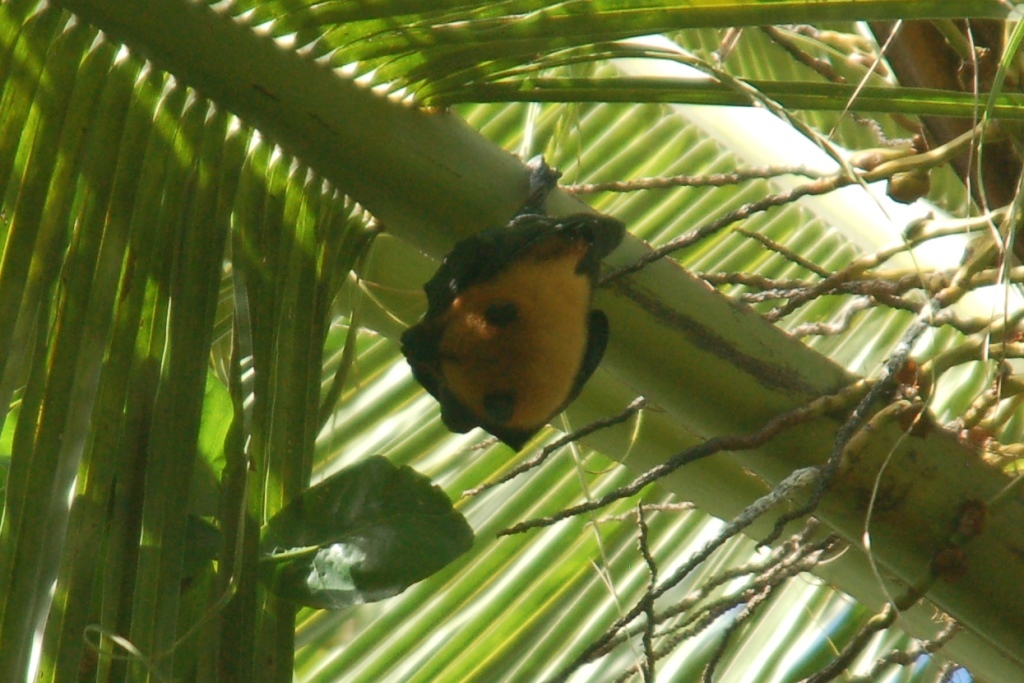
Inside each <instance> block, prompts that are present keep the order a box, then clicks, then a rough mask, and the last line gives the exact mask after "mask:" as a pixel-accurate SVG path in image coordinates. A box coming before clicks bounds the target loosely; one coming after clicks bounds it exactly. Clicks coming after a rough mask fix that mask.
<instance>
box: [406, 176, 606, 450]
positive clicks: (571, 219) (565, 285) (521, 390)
mask: <svg viewBox="0 0 1024 683" xmlns="http://www.w3.org/2000/svg"><path fill="white" fill-rule="evenodd" d="M555 177H556V178H557V176H555ZM534 199H535V198H532V199H531V201H534ZM534 203H537V202H534ZM624 231H625V227H624V226H623V224H622V223H621V222H620V221H618V220H615V219H614V218H610V217H608V216H603V215H599V214H589V213H586V214H583V213H581V214H574V215H571V216H564V217H557V218H556V217H549V216H542V215H537V214H533V213H527V214H521V215H518V216H516V217H515V218H514V219H513V220H512V221H511V222H510V223H509V224H508V225H506V226H502V227H495V228H489V229H487V230H484V231H482V232H480V233H478V234H476V235H473V236H471V237H469V238H467V239H465V240H463V241H461V242H459V243H458V244H457V245H455V248H454V249H453V250H452V252H451V253H450V254H448V256H447V257H445V259H444V261H443V262H442V263H441V266H440V267H439V268H438V271H437V273H436V274H435V275H434V277H433V278H431V280H430V281H429V282H427V284H426V285H425V286H424V291H425V292H426V294H427V312H426V314H425V315H424V317H423V319H422V320H421V321H420V322H419V323H417V324H416V325H414V326H413V327H411V328H409V329H408V330H406V332H405V333H404V334H403V335H402V340H401V341H402V353H404V354H405V356H406V358H407V359H408V361H409V365H410V366H411V367H412V373H413V376H414V377H415V378H416V380H417V381H418V382H419V383H420V384H422V385H423V387H424V388H425V389H426V390H427V391H428V392H430V393H431V394H432V395H433V396H434V397H435V398H436V399H437V400H438V402H439V403H440V404H441V419H442V420H443V421H444V424H445V425H446V426H447V427H448V428H449V429H451V430H452V431H454V432H467V431H469V430H470V429H472V428H473V427H477V426H479V427H483V428H484V429H486V430H487V431H488V432H490V433H491V434H493V435H495V436H496V437H498V438H499V439H501V440H502V441H504V442H505V443H506V444H508V445H509V446H512V447H513V448H515V449H516V450H519V449H520V448H522V447H523V445H524V444H525V443H526V442H527V441H528V440H529V439H530V437H532V436H533V435H534V434H535V433H536V432H537V431H538V430H539V429H540V428H541V427H543V426H544V425H545V424H546V423H547V422H549V421H550V420H551V418H552V417H554V416H555V415H557V414H558V413H560V412H561V411H562V410H563V409H564V408H565V407H566V406H567V405H568V404H569V403H570V402H572V400H573V399H575V398H576V396H577V394H579V392H580V390H581V389H582V388H583V385H584V384H585V383H586V381H587V380H588V379H589V378H590V376H591V375H592V374H593V372H594V370H595V369H596V368H597V365H598V363H600V361H601V357H602V356H603V355H604V350H605V347H606V345H607V343H608V318H607V317H606V316H605V314H604V313H603V312H601V311H598V310H594V309H593V307H592V299H593V291H594V286H595V284H596V281H597V276H598V272H599V268H600V263H601V259H602V258H604V257H605V256H606V255H608V254H609V253H610V252H611V251H612V250H613V249H615V247H617V246H618V244H619V242H621V240H622V235H623V233H624Z"/></svg>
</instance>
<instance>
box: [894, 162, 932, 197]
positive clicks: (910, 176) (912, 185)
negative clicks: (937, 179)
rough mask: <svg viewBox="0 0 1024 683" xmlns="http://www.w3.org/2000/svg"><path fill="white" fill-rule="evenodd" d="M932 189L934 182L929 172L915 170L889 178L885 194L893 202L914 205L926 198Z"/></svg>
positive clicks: (902, 172)
mask: <svg viewBox="0 0 1024 683" xmlns="http://www.w3.org/2000/svg"><path fill="white" fill-rule="evenodd" d="M931 189H932V181H931V178H930V177H929V175H928V171H926V170H923V169H915V170H913V171H901V172H899V173H894V174H893V175H892V177H891V178H889V183H888V185H887V186H886V189H885V193H886V194H887V195H889V198H890V199H892V200H893V201H896V202H899V203H901V204H913V203H914V202H916V201H917V200H918V199H920V198H921V197H924V196H925V195H926V194H928V192H929V191H930V190H931Z"/></svg>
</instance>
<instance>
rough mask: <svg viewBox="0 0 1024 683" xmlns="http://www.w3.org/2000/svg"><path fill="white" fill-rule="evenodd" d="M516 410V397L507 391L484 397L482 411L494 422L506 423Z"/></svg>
mask: <svg viewBox="0 0 1024 683" xmlns="http://www.w3.org/2000/svg"><path fill="white" fill-rule="evenodd" d="M515 409H516V396H515V394H513V393H511V392H508V391H501V392H495V393H493V394H487V395H486V396H484V410H486V411H487V416H488V417H490V418H491V419H492V420H494V421H495V422H508V421H509V420H510V419H511V418H512V413H514V412H515Z"/></svg>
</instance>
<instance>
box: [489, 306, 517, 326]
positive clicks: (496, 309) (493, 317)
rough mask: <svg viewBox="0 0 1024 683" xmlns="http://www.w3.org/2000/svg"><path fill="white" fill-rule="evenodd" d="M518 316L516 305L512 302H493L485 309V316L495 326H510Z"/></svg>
mask: <svg viewBox="0 0 1024 683" xmlns="http://www.w3.org/2000/svg"><path fill="white" fill-rule="evenodd" d="M518 316H519V311H518V310H516V305H515V304H513V303H510V302H505V303H500V304H491V305H490V306H488V307H487V308H486V309H485V310H484V318H485V319H486V320H487V322H488V323H490V324H491V325H493V326H494V327H508V326H509V325H510V324H512V323H513V322H514V321H515V319H516V318H517V317H518Z"/></svg>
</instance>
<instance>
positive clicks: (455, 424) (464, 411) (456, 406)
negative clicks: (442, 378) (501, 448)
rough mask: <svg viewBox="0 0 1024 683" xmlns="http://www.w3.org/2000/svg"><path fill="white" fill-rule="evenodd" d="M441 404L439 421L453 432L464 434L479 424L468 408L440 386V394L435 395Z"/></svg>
mask: <svg viewBox="0 0 1024 683" xmlns="http://www.w3.org/2000/svg"><path fill="white" fill-rule="evenodd" d="M435 396H436V397H437V401H438V403H440V404H441V421H442V422H444V426H445V427H447V428H448V429H450V430H451V431H453V432H457V433H459V434H465V433H466V432H468V431H469V430H470V429H473V428H474V427H477V426H479V420H478V419H477V417H476V416H475V415H473V413H471V412H470V411H469V408H467V407H466V406H464V405H462V404H461V403H460V402H459V400H458V399H457V398H455V396H453V395H452V393H451V392H450V391H448V390H447V389H444V388H441V390H440V395H435Z"/></svg>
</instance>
